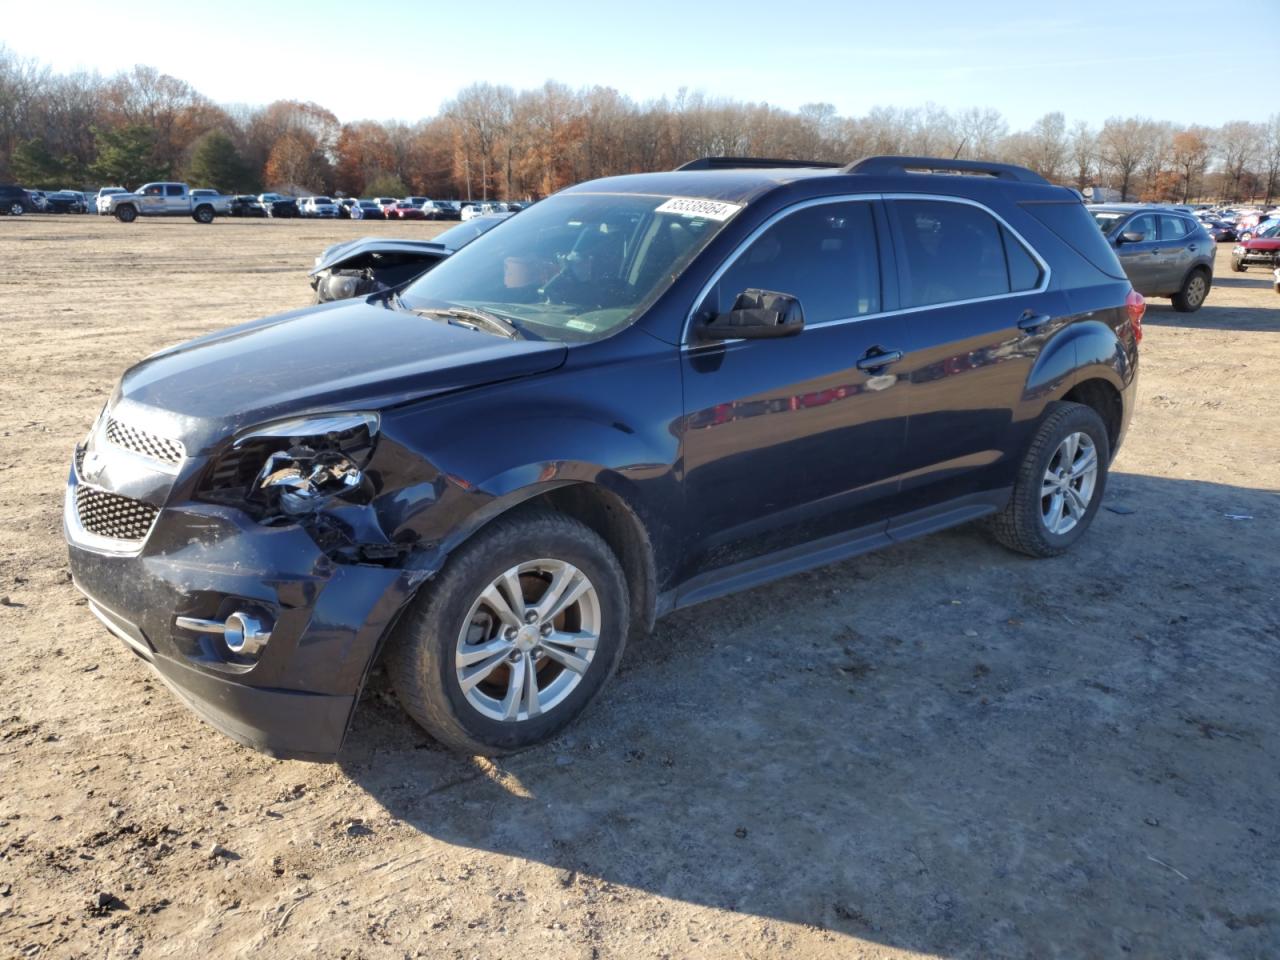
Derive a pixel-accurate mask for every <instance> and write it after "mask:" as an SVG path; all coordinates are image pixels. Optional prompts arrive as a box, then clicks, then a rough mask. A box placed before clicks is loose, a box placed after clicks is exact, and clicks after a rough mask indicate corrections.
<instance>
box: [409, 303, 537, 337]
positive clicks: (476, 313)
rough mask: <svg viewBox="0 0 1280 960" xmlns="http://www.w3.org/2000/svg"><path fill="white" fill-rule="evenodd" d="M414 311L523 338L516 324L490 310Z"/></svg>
mask: <svg viewBox="0 0 1280 960" xmlns="http://www.w3.org/2000/svg"><path fill="white" fill-rule="evenodd" d="M413 312H414V313H418V314H424V315H426V316H429V317H445V318H446V319H450V320H461V321H462V322H463V324H464V325H466V326H478V327H486V328H488V329H489V330H490V331H493V332H496V333H498V334H500V335H501V336H504V337H506V338H507V339H509V340H519V339H522V337H521V334H520V330H519V329H518V328H517V327H516V325H515V324H513V323H512V322H511V321H510V320H504V319H503V318H502V317H500V316H498V315H497V314H496V313H490V312H489V311H488V310H475V309H472V308H471V307H434V308H433V307H415V308H414V310H413Z"/></svg>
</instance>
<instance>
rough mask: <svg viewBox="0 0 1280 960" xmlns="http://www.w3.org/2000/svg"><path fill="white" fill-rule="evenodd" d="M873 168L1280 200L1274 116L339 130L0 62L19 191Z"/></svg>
mask: <svg viewBox="0 0 1280 960" xmlns="http://www.w3.org/2000/svg"><path fill="white" fill-rule="evenodd" d="M872 154H910V155H921V156H942V157H957V158H962V159H964V158H970V159H972V158H982V159H987V160H1005V161H1009V162H1013V163H1019V164H1022V165H1024V166H1027V167H1030V168H1031V169H1033V170H1035V171H1036V172H1037V173H1040V174H1042V175H1043V176H1045V177H1046V178H1048V179H1049V180H1052V181H1054V182H1056V183H1062V184H1067V185H1070V186H1074V187H1076V188H1078V189H1081V190H1083V189H1084V188H1086V187H1092V186H1101V187H1107V188H1110V189H1113V190H1117V191H1119V192H1120V193H1121V194H1122V195H1123V196H1124V197H1125V198H1126V199H1141V200H1160V201H1180V202H1187V201H1189V200H1193V199H1211V200H1221V201H1233V202H1234V201H1239V200H1241V199H1248V198H1253V199H1262V200H1263V201H1264V202H1266V203H1270V202H1271V201H1272V200H1273V199H1274V198H1276V197H1277V195H1280V113H1276V114H1273V115H1272V116H1271V118H1270V119H1269V120H1268V121H1267V122H1266V123H1250V122H1247V121H1238V120H1236V121H1229V122H1226V123H1223V124H1221V125H1219V126H1208V125H1200V124H1192V125H1179V124H1173V123H1169V122H1167V121H1159V120H1152V119H1149V118H1144V117H1111V118H1109V119H1107V120H1106V121H1105V122H1103V123H1102V124H1101V126H1099V127H1094V126H1093V125H1091V124H1090V123H1088V122H1087V121H1084V120H1077V121H1076V122H1074V123H1072V124H1068V122H1067V119H1066V117H1065V116H1064V115H1063V114H1062V113H1059V112H1051V113H1046V114H1045V115H1044V116H1042V117H1040V118H1039V119H1038V120H1036V121H1035V122H1034V123H1033V124H1031V126H1030V127H1028V128H1027V129H1025V130H1011V129H1010V127H1009V124H1008V123H1007V121H1006V120H1005V119H1004V117H1003V116H1002V115H1001V114H1000V112H999V111H997V110H993V109H990V108H979V107H974V108H970V109H967V110H960V111H951V110H947V109H945V108H943V107H940V106H938V105H936V104H926V105H924V106H923V107H913V108H899V107H876V108H873V109H872V110H870V111H869V112H868V113H866V114H865V115H863V116H857V117H846V116H841V115H839V114H838V113H837V112H836V109H835V107H833V106H832V105H831V104H829V103H811V104H806V105H805V106H802V107H801V108H800V109H798V110H794V111H792V110H784V109H780V108H778V107H774V106H770V105H769V104H767V103H744V102H741V101H736V100H731V99H721V98H713V97H708V96H705V95H703V94H701V93H696V92H689V91H687V90H681V91H680V92H679V93H677V94H676V95H675V96H674V97H670V98H668V97H663V98H660V99H657V100H649V101H644V102H637V101H635V100H633V99H631V98H630V97H627V96H626V95H624V94H622V93H620V92H619V91H617V90H614V89H612V88H610V87H602V86H596V87H591V88H589V89H583V90H573V89H571V88H569V87H567V86H565V85H564V84H561V83H556V82H554V81H548V82H547V83H545V84H543V85H542V86H541V87H537V88H534V89H529V90H515V89H512V88H511V87H506V86H496V85H493V84H489V83H475V84H472V85H471V86H469V87H467V88H466V89H464V90H462V91H461V92H459V93H458V95H457V96H456V97H455V98H454V99H452V100H450V101H449V102H447V103H445V104H444V105H443V106H442V107H441V108H440V110H439V111H438V112H437V113H436V114H435V115H434V116H432V117H426V118H423V119H421V120H419V121H417V122H416V123H403V122H376V121H371V120H361V121H356V122H353V123H341V122H339V120H338V118H337V117H336V116H335V115H334V114H333V113H332V112H331V111H329V110H327V109H326V108H324V107H323V106H321V105H319V104H316V103H302V102H298V101H294V100H278V101H275V102H273V103H269V104H266V105H265V106H247V105H225V104H217V103H214V102H213V101H212V100H210V99H209V98H208V97H206V96H204V95H203V94H201V93H200V92H199V91H198V90H196V89H195V88H193V87H192V86H191V85H190V84H188V83H186V82H185V81H183V80H181V79H179V78H177V77H172V76H169V75H167V74H163V73H160V72H159V71H157V70H155V69H154V68H152V67H147V66H136V67H134V68H133V69H132V70H128V71H124V72H121V73H118V74H115V75H112V76H109V77H104V76H102V75H100V74H98V73H83V72H76V73H64V74H59V73H55V72H53V71H52V70H51V69H50V68H49V67H47V66H45V65H43V64H41V63H40V62H38V61H36V60H33V59H27V58H22V57H19V56H18V55H17V54H15V53H14V52H13V51H11V50H9V49H8V48H7V47H4V46H3V45H0V180H3V181H9V182H13V181H16V182H19V183H21V184H22V185H24V186H26V187H30V188H57V187H64V186H66V187H81V188H84V187H90V186H97V185H107V184H109V185H124V186H131V187H132V186H137V185H138V184H140V183H143V182H145V181H147V180H162V179H169V178H182V179H186V180H188V181H189V182H191V183H192V184H193V185H198V186H211V187H216V188H218V189H221V190H224V191H227V192H233V193H250V192H258V191H260V190H262V189H271V190H280V191H281V192H290V193H293V192H302V191H305V192H308V193H334V192H337V193H342V194H347V195H352V196H375V195H389V196H405V195H407V194H422V195H425V196H438V197H461V198H468V199H471V198H486V199H487V198H497V199H517V198H537V197H541V196H545V195H547V194H549V193H552V192H554V191H556V190H559V189H560V188H562V187H564V186H567V185H568V184H571V183H576V182H578V181H581V180H587V179H591V178H593V177H601V176H609V175H612V174H620V173H633V172H638V171H649V170H663V169H671V168H674V167H677V166H679V165H680V164H682V163H684V162H686V161H688V160H691V159H694V158H696V157H702V156H718V155H719V156H767V157H777V158H791V159H808V160H830V161H840V162H847V161H850V160H854V159H857V158H859V157H863V156H868V155H872Z"/></svg>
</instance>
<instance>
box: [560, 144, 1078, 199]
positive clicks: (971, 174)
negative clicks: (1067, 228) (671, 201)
mask: <svg viewBox="0 0 1280 960" xmlns="http://www.w3.org/2000/svg"><path fill="white" fill-rule="evenodd" d="M768 163H779V164H785V165H784V166H767V165H765V164H768ZM917 171H920V172H917ZM975 174H980V175H976V176H975ZM935 178H936V179H935ZM816 181H831V182H832V184H833V185H834V184H839V189H840V190H847V191H848V192H849V193H879V192H892V191H895V190H896V191H906V192H916V191H920V192H937V193H953V192H954V193H957V194H965V193H969V192H977V191H981V190H985V189H990V188H991V187H993V186H999V187H1013V188H1015V189H1017V190H1019V192H1022V191H1026V192H1028V193H1029V194H1031V195H1035V196H1040V197H1043V196H1044V191H1046V190H1051V191H1053V193H1054V194H1055V195H1057V194H1062V196H1063V198H1064V199H1065V198H1067V197H1070V198H1071V199H1078V195H1077V194H1075V192H1074V191H1070V190H1068V189H1066V188H1065V187H1054V186H1052V185H1051V184H1050V183H1049V182H1048V181H1047V180H1045V179H1044V178H1042V177H1040V176H1039V175H1037V174H1035V173H1033V172H1032V171H1030V170H1027V169H1026V168H1024V167H1015V166H1012V165H1010V164H1000V163H986V162H978V161H966V160H946V159H942V158H938V157H888V156H886V157H868V158H866V159H864V160H860V161H858V162H856V163H851V164H848V165H846V166H834V165H832V164H819V163H816V162H815V163H814V165H813V166H805V165H803V162H800V161H769V160H760V159H757V158H751V157H745V158H739V157H714V158H704V159H703V160H700V161H694V162H692V163H689V164H686V165H685V166H684V167H682V168H681V169H679V170H671V171H663V172H658V173H635V174H626V175H623V176H618V177H606V178H604V179H601V180H591V181H588V182H586V183H580V184H577V185H575V186H573V187H570V188H568V190H567V191H566V192H573V193H636V194H650V195H653V196H673V197H681V196H683V197H699V198H703V199H707V200H721V201H726V202H729V203H751V202H752V201H753V200H756V199H758V198H760V197H761V196H763V195H764V194H766V193H769V192H771V191H773V190H775V189H777V188H779V187H785V186H787V185H795V184H814V183H815V182H816ZM925 182H927V183H929V184H932V185H933V187H932V190H930V189H929V188H925V189H921V187H922V184H923V183H925Z"/></svg>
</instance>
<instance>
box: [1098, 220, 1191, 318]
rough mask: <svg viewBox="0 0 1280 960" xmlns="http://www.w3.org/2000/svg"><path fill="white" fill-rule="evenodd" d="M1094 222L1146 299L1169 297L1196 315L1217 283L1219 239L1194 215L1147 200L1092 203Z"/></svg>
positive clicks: (1177, 308) (1175, 305) (1181, 308)
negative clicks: (1216, 257)
mask: <svg viewBox="0 0 1280 960" xmlns="http://www.w3.org/2000/svg"><path fill="white" fill-rule="evenodd" d="M1089 212H1090V213H1091V214H1093V219H1094V222H1095V223H1097V224H1098V228H1099V229H1100V230H1102V233H1103V235H1104V236H1106V238H1107V242H1108V243H1110V244H1111V246H1112V247H1114V248H1115V251H1116V256H1117V257H1119V259H1120V264H1121V266H1123V267H1124V272H1125V274H1126V275H1127V276H1128V277H1129V282H1130V283H1132V284H1133V288H1134V289H1135V290H1137V291H1138V292H1139V293H1140V294H1142V295H1143V296H1144V297H1169V298H1171V299H1172V300H1173V308H1174V309H1175V310H1178V311H1180V312H1181V313H1193V312H1194V311H1196V310H1199V309H1200V307H1201V305H1203V304H1204V301H1205V298H1206V297H1207V296H1208V295H1209V289H1210V287H1212V286H1213V255H1214V252H1215V250H1216V243H1215V241H1214V239H1213V237H1212V236H1210V235H1209V232H1208V231H1207V230H1206V229H1205V228H1204V225H1203V224H1201V223H1200V221H1198V220H1197V219H1196V218H1195V217H1193V216H1192V215H1191V214H1190V213H1187V212H1186V211H1184V210H1182V209H1178V208H1174V207H1161V206H1153V205H1152V204H1146V203H1106V204H1090V206H1089Z"/></svg>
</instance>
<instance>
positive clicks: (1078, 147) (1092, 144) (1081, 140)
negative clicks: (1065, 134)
mask: <svg viewBox="0 0 1280 960" xmlns="http://www.w3.org/2000/svg"><path fill="white" fill-rule="evenodd" d="M1069 143H1070V146H1069V148H1068V149H1069V150H1070V154H1071V166H1072V168H1073V169H1074V170H1075V182H1076V189H1077V190H1080V191H1081V192H1083V191H1084V189H1085V187H1088V186H1090V185H1091V184H1092V183H1093V176H1094V173H1095V171H1096V170H1097V168H1098V137H1097V135H1096V134H1095V133H1094V132H1093V128H1092V127H1090V126H1089V123H1088V121H1087V120H1077V121H1076V122H1075V123H1074V124H1072V127H1071V134H1070V140H1069Z"/></svg>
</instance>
